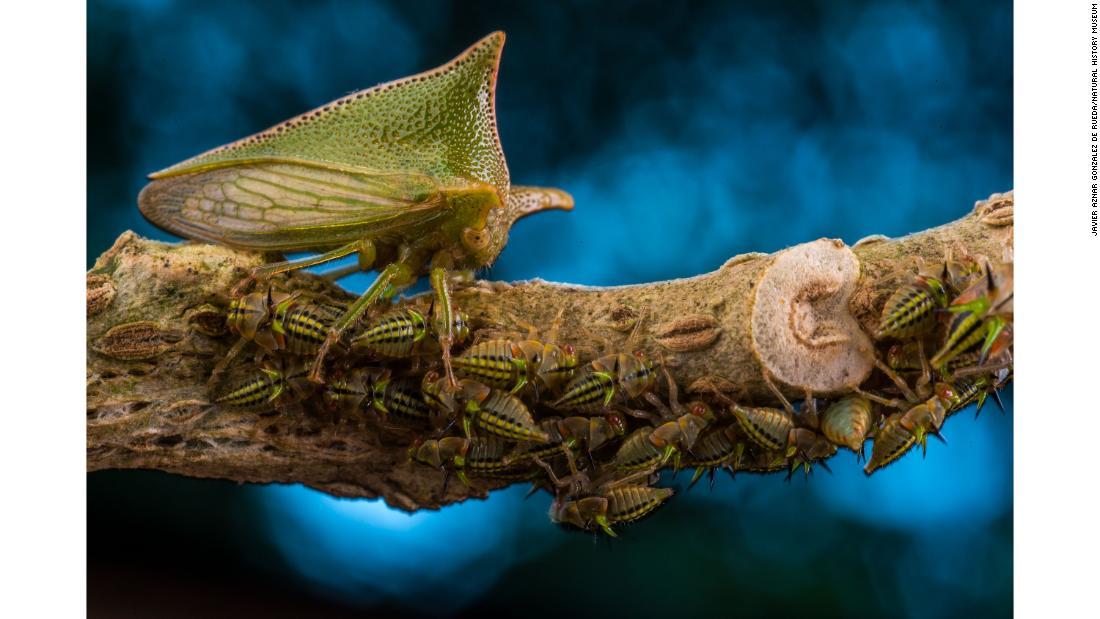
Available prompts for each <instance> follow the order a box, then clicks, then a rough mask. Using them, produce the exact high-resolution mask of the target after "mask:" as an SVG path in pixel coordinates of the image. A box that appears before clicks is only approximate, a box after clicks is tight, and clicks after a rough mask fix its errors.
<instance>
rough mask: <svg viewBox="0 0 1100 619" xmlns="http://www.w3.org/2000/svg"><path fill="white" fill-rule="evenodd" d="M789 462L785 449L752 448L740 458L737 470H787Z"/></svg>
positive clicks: (753, 471) (750, 471) (769, 471)
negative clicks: (740, 461)
mask: <svg viewBox="0 0 1100 619" xmlns="http://www.w3.org/2000/svg"><path fill="white" fill-rule="evenodd" d="M790 462H791V461H790V459H789V458H788V457H787V455H786V451H785V450H784V451H773V450H754V451H752V452H750V453H749V454H748V455H747V456H746V457H745V458H744V459H743V460H742V464H741V466H740V467H738V469H737V470H739V471H746V472H749V473H775V472H777V471H783V470H788V467H789V464H790Z"/></svg>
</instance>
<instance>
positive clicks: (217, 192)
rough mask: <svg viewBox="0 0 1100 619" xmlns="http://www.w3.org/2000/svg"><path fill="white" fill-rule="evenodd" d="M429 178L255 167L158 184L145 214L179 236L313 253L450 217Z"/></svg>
mask: <svg viewBox="0 0 1100 619" xmlns="http://www.w3.org/2000/svg"><path fill="white" fill-rule="evenodd" d="M446 204H447V202H446V200H445V199H444V194H443V192H442V191H441V189H440V187H439V184H438V183H437V182H436V181H435V180H433V179H432V178H431V177H430V176H427V175H423V174H405V173H373V172H371V171H366V170H342V169H336V168H331V167H321V166H317V165H313V164H309V163H298V162H288V161H271V162H253V163H249V164H246V165H236V166H230V167H224V168H215V169H210V170H206V171H202V172H197V173H194V174H185V175H181V176H170V177H165V178H161V179H158V180H154V181H153V182H151V183H150V184H149V185H147V186H146V187H145V189H143V190H142V192H141V195H140V196H138V206H139V208H140V209H141V212H142V213H143V214H144V215H145V217H147V218H148V219H149V220H150V221H152V222H153V223H154V224H156V225H157V226H158V227H160V228H163V229H165V230H167V231H169V232H172V233H174V234H177V235H179V236H182V237H185V238H190V239H196V240H200V241H206V242H210V243H220V244H224V245H228V246H230V247H236V248H240V249H255V250H281V251H297V250H315V249H321V248H325V247H332V246H335V245H339V244H343V243H348V242H351V241H353V240H356V239H361V238H371V237H378V236H382V235H386V234H388V233H399V232H400V231H401V230H403V229H408V228H410V227H413V226H418V225H422V224H424V223H426V222H428V221H430V220H432V219H435V218H437V217H440V216H442V215H443V214H444V213H445V212H446Z"/></svg>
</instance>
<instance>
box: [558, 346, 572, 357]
mask: <svg viewBox="0 0 1100 619" xmlns="http://www.w3.org/2000/svg"><path fill="white" fill-rule="evenodd" d="M561 349H562V350H564V351H565V354H567V355H571V354H573V345H572V344H566V345H565V346H562V347H561Z"/></svg>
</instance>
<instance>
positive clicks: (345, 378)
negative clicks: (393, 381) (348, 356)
mask: <svg viewBox="0 0 1100 619" xmlns="http://www.w3.org/2000/svg"><path fill="white" fill-rule="evenodd" d="M372 378H373V377H372V376H370V375H369V373H368V370H366V369H354V370H350V371H347V372H338V373H336V374H335V375H333V376H330V377H329V380H328V381H327V382H326V383H325V386H324V387H323V388H322V390H321V398H322V400H324V403H325V405H326V406H327V407H328V408H329V409H333V410H338V411H340V412H342V413H357V412H359V411H360V410H362V408H363V407H364V403H365V404H366V407H370V406H371V404H372V402H371V400H372V398H373V396H374V384H373V382H374V381H373V380H372Z"/></svg>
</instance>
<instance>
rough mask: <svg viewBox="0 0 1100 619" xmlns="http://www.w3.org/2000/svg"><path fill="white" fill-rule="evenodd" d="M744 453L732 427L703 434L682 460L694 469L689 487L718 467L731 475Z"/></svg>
mask: <svg viewBox="0 0 1100 619" xmlns="http://www.w3.org/2000/svg"><path fill="white" fill-rule="evenodd" d="M744 453H745V443H744V441H742V440H741V437H740V436H739V435H738V433H737V429H736V428H735V427H734V426H732V425H727V426H724V427H722V428H716V429H712V430H711V431H709V432H706V433H704V434H703V435H702V436H701V437H700V438H699V440H698V441H697V442H696V443H695V446H694V447H692V448H691V451H689V452H688V453H687V455H686V456H685V458H684V465H685V466H687V467H694V468H695V474H694V475H693V476H692V478H691V483H690V484H689V485H694V484H695V482H697V481H699V478H700V477H702V476H703V473H706V472H707V471H713V470H714V469H716V468H718V467H726V468H727V469H728V470H729V471H730V472H731V473H732V472H734V471H736V470H737V468H738V466H739V464H740V462H741V458H742V456H743V455H744ZM712 479H713V478H712Z"/></svg>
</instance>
